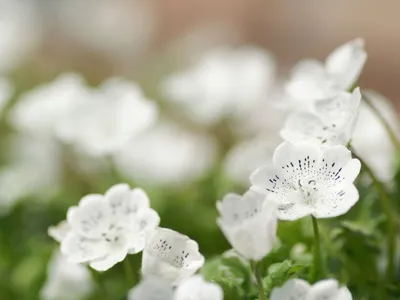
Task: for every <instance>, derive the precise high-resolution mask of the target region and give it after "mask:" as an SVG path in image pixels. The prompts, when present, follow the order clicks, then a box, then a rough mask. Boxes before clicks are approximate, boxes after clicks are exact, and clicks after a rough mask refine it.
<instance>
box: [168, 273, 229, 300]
mask: <svg viewBox="0 0 400 300" xmlns="http://www.w3.org/2000/svg"><path fill="white" fill-rule="evenodd" d="M188 299H193V300H223V299H224V293H223V291H222V288H221V287H220V286H219V285H217V284H215V283H212V282H206V281H205V280H204V279H203V277H201V276H200V275H195V276H192V277H190V278H188V279H186V280H184V281H183V282H182V283H181V284H180V285H179V286H178V287H177V288H176V291H175V298H174V300H188Z"/></svg>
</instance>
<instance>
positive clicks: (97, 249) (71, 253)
mask: <svg viewBox="0 0 400 300" xmlns="http://www.w3.org/2000/svg"><path fill="white" fill-rule="evenodd" d="M108 251H109V248H108V245H107V243H106V242H105V241H103V240H90V239H87V238H85V237H82V236H79V235H77V234H75V233H73V232H70V233H68V234H67V236H66V237H65V238H64V239H63V240H62V242H61V252H62V253H63V254H64V255H66V256H67V257H68V259H69V260H70V261H71V262H75V263H83V262H88V261H91V260H94V259H99V258H103V257H104V256H105V255H107V253H108Z"/></svg>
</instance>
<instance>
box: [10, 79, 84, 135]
mask: <svg viewBox="0 0 400 300" xmlns="http://www.w3.org/2000/svg"><path fill="white" fill-rule="evenodd" d="M89 98H90V92H89V90H88V88H87V87H86V85H85V82H84V80H83V78H82V77H81V76H79V75H77V74H73V73H66V74H62V75H60V76H58V77H57V78H56V79H55V80H54V81H52V82H50V83H46V84H43V85H41V86H38V87H36V88H34V89H33V90H31V91H28V92H26V93H25V94H23V95H22V96H21V97H20V99H19V101H18V102H17V103H16V105H15V106H14V107H13V109H12V110H11V112H10V115H9V118H10V122H11V124H12V125H13V126H14V127H15V128H17V129H19V130H20V131H23V132H27V133H30V134H34V135H40V136H46V137H49V136H50V137H56V136H58V133H59V131H60V127H61V124H62V122H64V120H65V119H66V118H69V116H70V115H71V114H72V112H73V111H74V110H75V109H76V106H77V105H78V104H79V105H80V104H81V103H83V102H87V101H89Z"/></svg>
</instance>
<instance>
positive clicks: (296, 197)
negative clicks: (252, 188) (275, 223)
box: [277, 191, 314, 221]
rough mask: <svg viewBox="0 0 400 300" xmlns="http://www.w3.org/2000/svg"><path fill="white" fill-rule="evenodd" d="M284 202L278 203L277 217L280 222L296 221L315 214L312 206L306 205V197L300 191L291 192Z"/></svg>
mask: <svg viewBox="0 0 400 300" xmlns="http://www.w3.org/2000/svg"><path fill="white" fill-rule="evenodd" d="M283 200H284V201H280V202H278V203H279V205H278V211H277V215H278V218H279V219H280V220H287V221H294V220H298V219H301V218H303V217H305V216H308V215H311V214H312V213H313V212H314V209H313V208H312V207H311V206H309V205H307V204H306V203H304V197H303V195H302V194H301V192H299V191H293V192H290V193H289V194H288V195H287V196H286V197H285V198H284V199H283Z"/></svg>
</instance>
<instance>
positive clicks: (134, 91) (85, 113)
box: [60, 78, 158, 156]
mask: <svg viewBox="0 0 400 300" xmlns="http://www.w3.org/2000/svg"><path fill="white" fill-rule="evenodd" d="M89 100H90V101H82V102H81V103H80V104H81V105H77V106H76V107H75V108H76V109H75V111H73V112H72V113H71V114H70V115H69V118H67V119H64V122H63V123H62V126H61V130H60V137H61V139H62V140H64V141H66V142H67V143H71V144H73V145H75V146H78V147H80V148H81V149H83V150H84V151H85V152H88V153H89V154H92V155H95V156H98V155H99V156H101V155H109V154H113V153H114V152H116V151H118V150H120V149H121V148H122V147H124V146H125V145H126V144H127V143H129V142H130V141H131V140H132V139H133V138H135V137H136V136H137V135H138V134H139V133H141V132H142V131H144V130H145V129H147V128H148V127H149V126H151V125H152V124H153V123H154V122H155V120H156V118H157V115H158V108H157V106H156V104H155V102H152V101H149V100H147V99H145V97H144V96H143V94H142V92H141V90H140V88H139V86H138V85H136V84H135V83H133V82H130V81H127V80H124V79H122V78H111V79H108V80H106V81H105V82H104V83H103V84H102V85H101V86H100V87H99V88H98V89H96V90H93V91H92V92H91V95H90V99H89Z"/></svg>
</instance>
